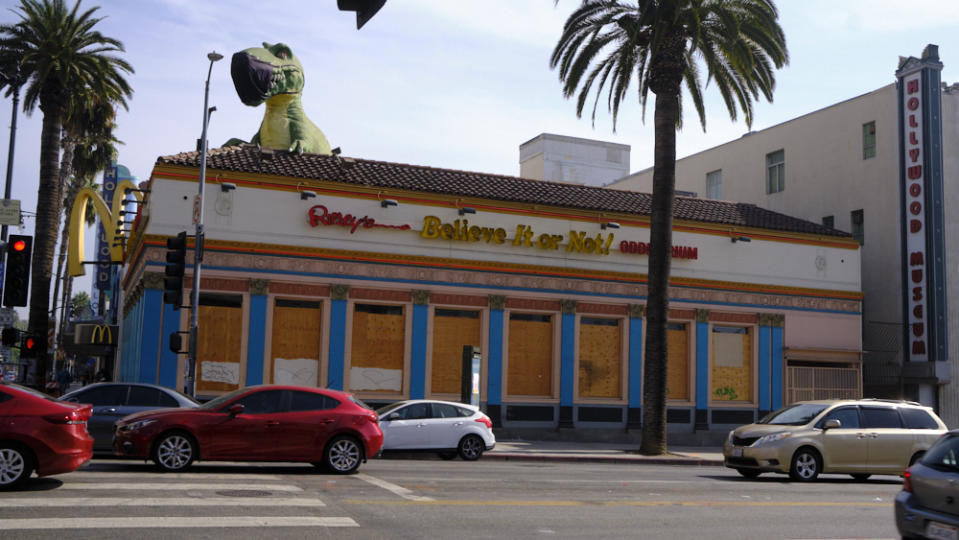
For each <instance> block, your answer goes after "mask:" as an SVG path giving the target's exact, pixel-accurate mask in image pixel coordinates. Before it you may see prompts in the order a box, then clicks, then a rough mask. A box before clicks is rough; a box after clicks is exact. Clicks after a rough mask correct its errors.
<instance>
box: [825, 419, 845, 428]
mask: <svg viewBox="0 0 959 540" xmlns="http://www.w3.org/2000/svg"><path fill="white" fill-rule="evenodd" d="M841 427H842V422H840V421H839V419H838V418H830V419H829V420H826V423H825V424H823V426H822V428H823V429H836V428H841Z"/></svg>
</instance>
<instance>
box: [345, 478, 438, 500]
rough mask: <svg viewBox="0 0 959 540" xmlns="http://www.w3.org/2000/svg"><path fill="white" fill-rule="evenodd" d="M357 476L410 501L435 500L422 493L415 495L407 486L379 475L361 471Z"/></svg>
mask: <svg viewBox="0 0 959 540" xmlns="http://www.w3.org/2000/svg"><path fill="white" fill-rule="evenodd" d="M356 477H357V478H359V479H360V480H363V481H364V482H369V483H370V484H373V485H374V486H377V487H381V488H383V489H385V490H386V491H389V492H390V493H393V494H395V495H399V496H400V497H403V498H404V499H407V500H410V501H432V500H433V498H432V497H424V496H422V495H414V494H413V492H412V491H411V490H409V489H406V488H405V487H403V486H398V485H396V484H391V483H390V482H387V481H386V480H382V479H380V478H377V477H375V476H370V475H368V474H364V473H359V474H357V475H356Z"/></svg>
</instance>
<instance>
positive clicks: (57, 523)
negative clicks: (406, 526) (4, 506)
mask: <svg viewBox="0 0 959 540" xmlns="http://www.w3.org/2000/svg"><path fill="white" fill-rule="evenodd" d="M200 527H203V528H223V527H359V524H358V523H357V522H356V521H354V520H353V519H352V518H348V517H313V516H290V517H282V516H262V517H258V516H210V517H104V518H50V517H45V518H39V519H0V530H3V531H14V530H38V529H170V528H180V529H187V528H189V529H195V528H200Z"/></svg>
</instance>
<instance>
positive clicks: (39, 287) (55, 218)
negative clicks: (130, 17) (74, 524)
mask: <svg viewBox="0 0 959 540" xmlns="http://www.w3.org/2000/svg"><path fill="white" fill-rule="evenodd" d="M97 9H98V8H96V7H94V8H91V9H89V10H86V11H83V12H82V13H81V12H80V1H79V0H78V1H77V3H76V4H75V5H74V6H73V8H72V9H67V7H66V5H65V3H64V0H21V4H20V6H19V13H18V14H19V15H20V21H19V22H17V23H16V24H4V25H0V50H15V49H16V47H21V48H22V51H23V55H22V57H21V58H20V63H19V65H20V68H21V72H22V73H23V75H24V77H25V80H26V83H25V92H24V100H23V107H24V110H25V111H27V112H32V111H33V110H34V109H35V108H36V106H37V104H38V103H39V105H40V110H41V111H42V112H43V127H42V128H41V133H40V182H39V186H38V189H37V212H36V226H35V232H34V235H35V237H36V238H35V240H34V252H33V264H32V271H31V279H32V280H33V283H32V285H31V291H30V323H29V326H28V328H29V332H30V333H31V334H33V335H35V336H46V335H47V328H48V326H49V323H48V322H47V320H48V313H49V306H50V278H51V272H52V268H53V253H54V249H55V247H56V239H57V232H58V231H59V227H58V225H59V218H60V213H59V208H60V206H59V205H60V199H61V196H60V193H61V186H60V185H59V170H58V169H59V163H58V158H59V151H60V131H61V128H62V121H63V115H64V114H65V112H66V110H67V105H68V104H69V102H70V96H71V94H72V93H73V92H77V91H83V90H84V89H87V88H89V89H90V90H91V91H92V92H93V93H95V94H99V95H103V96H110V97H112V98H115V99H114V100H113V101H115V102H118V103H120V104H121V105H123V106H124V107H125V106H126V102H125V98H126V97H129V96H130V95H132V90H131V89H130V85H129V84H128V83H127V81H126V80H125V79H124V78H123V77H124V73H133V68H132V67H130V65H129V64H128V63H127V62H126V61H125V60H123V59H121V58H119V57H117V56H115V54H114V53H118V52H123V51H124V48H123V44H122V43H121V42H120V41H118V40H116V39H113V38H110V37H107V36H104V35H102V34H100V32H98V31H96V30H94V29H93V27H94V26H96V24H97V23H99V22H100V20H101V19H100V18H96V17H94V16H93V15H94V13H95V12H96V10H97ZM48 364H49V358H48V355H47V351H46V350H45V348H43V347H41V350H40V352H39V355H38V358H37V362H36V369H35V370H34V371H33V373H34V376H35V382H34V384H42V378H43V377H45V376H46V375H47V373H46V372H47V366H48Z"/></svg>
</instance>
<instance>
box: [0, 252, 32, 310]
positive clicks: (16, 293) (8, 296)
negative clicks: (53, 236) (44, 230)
mask: <svg viewBox="0 0 959 540" xmlns="http://www.w3.org/2000/svg"><path fill="white" fill-rule="evenodd" d="M32 254H33V237H32V236H24V235H21V234H11V235H10V239H9V240H8V241H7V276H6V278H5V279H4V281H3V305H4V306H6V307H14V306H25V305H27V293H28V292H29V290H30V259H31V256H32Z"/></svg>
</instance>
